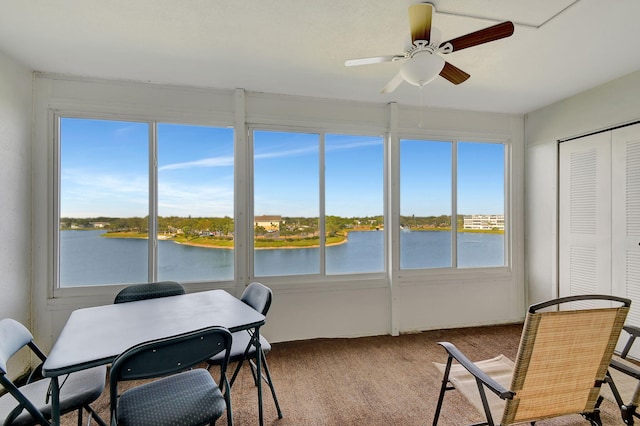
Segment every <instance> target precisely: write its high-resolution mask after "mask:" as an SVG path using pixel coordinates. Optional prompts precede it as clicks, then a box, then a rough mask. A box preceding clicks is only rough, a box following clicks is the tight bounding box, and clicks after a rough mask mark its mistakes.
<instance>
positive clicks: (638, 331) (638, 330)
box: [622, 324, 640, 337]
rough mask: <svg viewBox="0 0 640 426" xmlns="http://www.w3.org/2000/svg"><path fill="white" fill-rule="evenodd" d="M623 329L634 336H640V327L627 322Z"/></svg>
mask: <svg viewBox="0 0 640 426" xmlns="http://www.w3.org/2000/svg"><path fill="white" fill-rule="evenodd" d="M622 329H623V330H624V331H626V332H627V333H629V334H630V335H632V336H634V337H639V336H640V327H636V326H634V325H629V324H626V325H625V326H624V327H622Z"/></svg>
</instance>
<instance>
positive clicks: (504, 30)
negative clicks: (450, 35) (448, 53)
mask: <svg viewBox="0 0 640 426" xmlns="http://www.w3.org/2000/svg"><path fill="white" fill-rule="evenodd" d="M512 34H513V22H511V21H507V22H502V23H500V24H497V25H494V26H491V27H488V28H485V29H483V30H479V31H475V32H473V33H470V34H467V35H463V36H460V37H457V38H454V39H452V40H449V41H446V42H444V43H441V44H440V47H441V48H442V47H443V46H444V45H445V44H447V43H451V46H452V47H453V50H452V52H455V51H458V50H462V49H466V48H467V47H473V46H477V45H479V44H484V43H489V42H490V41H495V40H500V39H501V38H505V37H509V36H510V35H512Z"/></svg>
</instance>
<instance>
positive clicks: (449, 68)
mask: <svg viewBox="0 0 640 426" xmlns="http://www.w3.org/2000/svg"><path fill="white" fill-rule="evenodd" d="M440 76H441V77H444V78H445V79H447V80H449V81H450V82H452V83H453V84H460V83H463V82H465V81H467V79H468V78H469V77H471V76H470V75H469V74H467V73H466V72H464V71H462V70H461V69H460V68H458V67H456V66H454V65H451V64H450V63H449V62H445V63H444V68H442V71H440Z"/></svg>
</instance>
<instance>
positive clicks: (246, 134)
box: [48, 108, 515, 298]
mask: <svg viewBox="0 0 640 426" xmlns="http://www.w3.org/2000/svg"><path fill="white" fill-rule="evenodd" d="M48 111H49V124H50V126H49V129H50V130H49V132H50V133H49V134H50V140H51V141H52V143H51V145H50V146H51V153H50V156H51V158H52V168H51V175H52V177H53V179H51V181H50V184H51V191H50V192H49V193H50V194H52V195H51V197H52V200H51V204H50V205H52V214H51V219H50V225H49V226H50V229H51V230H52V234H53V235H52V238H51V239H50V244H51V246H50V249H49V250H48V252H49V255H50V260H49V265H50V271H52V272H53V276H51V284H50V285H49V286H48V287H49V292H50V295H51V296H52V297H53V298H65V297H77V296H95V295H104V294H111V293H113V291H114V290H113V289H114V288H121V287H122V285H117V284H108V285H99V286H86V287H64V288H61V287H59V270H58V268H59V263H58V256H59V234H58V232H59V223H60V211H59V208H60V205H59V200H60V198H59V197H60V193H59V191H60V184H59V182H60V157H59V156H60V145H59V143H60V126H59V119H60V118H85V119H96V120H117V121H130V122H144V123H149V125H150V129H151V131H152V132H155V130H156V125H155V123H170V124H179V125H197V126H217V127H231V128H234V130H235V131H234V152H235V154H234V155H235V164H236V166H235V172H234V173H235V174H236V178H235V183H234V198H235V202H234V204H235V207H234V223H235V224H236V230H239V229H242V227H244V229H245V232H244V235H242V236H241V238H240V236H238V235H236V247H235V250H234V256H235V265H236V266H235V270H234V275H235V279H234V280H231V281H212V282H198V283H195V286H191V288H194V289H197V290H208V289H217V288H222V289H227V290H230V291H234V289H235V288H236V282H237V281H241V282H245V281H246V282H250V281H251V280H254V279H256V277H255V276H254V271H253V267H254V266H253V265H254V263H253V262H254V258H253V232H250V231H251V230H252V229H253V215H254V212H253V208H254V206H253V165H252V161H253V131H254V130H258V131H262V130H264V131H282V132H287V131H290V132H304V133H316V134H318V135H320V137H321V152H322V159H323V160H322V161H324V153H323V150H324V135H326V134H337V135H354V136H373V137H382V139H383V150H384V154H383V155H384V165H383V182H384V188H383V204H384V214H383V216H384V220H385V230H384V266H385V271H384V272H373V273H354V274H344V275H343V274H331V275H327V274H326V272H325V268H324V260H323V262H322V263H321V273H320V274H313V275H287V276H273V277H259V279H260V280H262V281H263V282H265V283H267V284H268V285H270V286H272V287H274V288H281V289H293V290H294V291H298V290H301V291H304V289H315V288H322V289H329V288H332V289H357V288H387V287H389V285H393V284H390V283H391V282H393V281H394V280H397V283H396V284H397V285H400V286H402V285H415V283H416V282H417V281H416V279H419V278H425V277H426V278H428V279H427V281H426V282H427V283H428V281H430V280H431V279H433V280H443V281H448V280H451V281H455V280H460V279H465V277H469V278H472V277H474V276H477V274H478V273H481V274H483V276H488V277H490V276H494V275H495V276H496V277H501V278H502V277H504V276H505V273H511V272H512V270H513V264H512V262H513V252H512V250H513V249H512V233H513V227H514V223H513V217H512V212H511V206H512V205H513V203H514V202H515V199H514V198H515V196H514V195H513V194H511V187H512V179H513V176H512V170H511V167H512V146H511V140H510V139H509V138H508V137H507V136H506V135H504V134H498V135H496V136H487V134H483V133H482V132H481V131H476V132H465V131H459V132H458V131H442V132H438V131H436V132H433V131H429V130H420V131H407V130H404V131H403V132H398V131H397V130H395V131H394V129H393V128H389V129H387V131H386V132H381V131H380V130H377V129H376V127H375V126H370V125H362V126H359V125H357V124H356V125H349V126H344V128H342V127H341V126H339V125H338V126H334V127H331V126H326V127H325V126H315V125H308V123H305V125H295V120H292V123H294V124H283V123H280V122H278V123H272V122H265V123H259V122H252V123H248V122H245V121H242V122H241V123H236V124H235V125H234V124H233V123H232V122H231V121H233V116H229V117H227V116H225V115H224V114H223V115H222V116H221V117H217V119H214V118H212V117H211V116H208V115H206V114H187V113H183V114H177V115H174V114H162V113H161V114H153V115H147V114H143V113H139V112H138V113H135V112H133V113H127V112H126V110H125V112H123V113H111V112H105V110H101V111H96V110H94V109H91V108H86V109H85V108H79V109H78V108H76V109H71V108H69V109H67V108H62V109H59V108H58V109H55V108H51V109H49V110H48ZM242 113H244V114H246V112H245V111H242ZM236 118H237V117H236ZM245 118H246V117H245ZM372 129H374V130H372ZM240 132H242V134H240ZM150 133H151V132H150ZM150 138H151V136H150ZM401 139H412V140H431V141H443V142H451V143H457V142H478V143H498V144H503V145H504V148H505V157H504V163H505V165H504V167H505V169H504V176H505V177H504V192H505V198H504V201H505V212H504V215H505V223H506V225H505V233H504V236H505V266H499V267H486V268H475V267H474V268H463V269H458V268H432V269H424V268H423V269H411V270H403V269H400V268H399V245H400V241H399V238H397V234H394V233H393V232H392V230H391V229H390V228H391V226H392V225H393V224H394V223H398V221H399V199H398V198H394V197H393V195H392V192H393V188H394V185H397V184H399V179H398V177H397V175H395V173H397V172H398V168H399V166H400V164H399V161H400V159H399V152H398V151H399V141H400V140H401ZM150 161H155V160H151V159H150ZM243 164H244V165H246V166H248V167H246V168H245V169H244V170H241V167H242V165H243ZM323 166H324V163H322V165H321V169H320V170H321V174H322V179H321V180H320V186H321V194H322V198H323V197H324V175H323V173H324V167H323ZM150 170H151V169H150ZM153 171H154V173H153V174H154V175H155V174H157V170H156V169H155V168H153ZM394 176H396V179H393V177H394ZM150 179H151V173H150ZM153 181H154V183H153V184H154V185H156V186H157V176H154V177H153ZM239 183H244V186H243V187H239ZM150 185H151V183H150ZM156 190H157V188H156ZM152 194H153V195H152ZM152 196H153V197H154V200H155V202H154V203H153V204H154V206H155V205H156V203H157V193H156V192H155V191H153V192H150V198H151V197H152ZM454 199H455V197H454ZM150 204H152V203H150ZM242 205H246V206H247V209H246V214H242V213H241V212H240V209H239V208H238V206H242ZM322 209H323V210H324V204H323V205H322ZM453 212H454V213H455V214H456V215H457V212H456V211H455V210H453ZM149 214H150V216H151V212H150V213H149ZM154 214H155V215H157V210H156V212H154ZM395 216H397V217H395ZM154 219H155V220H156V221H157V218H155V216H154ZM241 221H242V227H240V226H239V225H240V223H241ZM150 226H151V224H150ZM155 226H157V223H156V225H155ZM320 227H321V228H320V229H321V235H322V238H324V232H325V229H326V228H325V218H324V214H321V215H320ZM150 229H151V228H150ZM394 236H395V237H396V238H394ZM150 250H152V251H154V256H157V254H156V253H157V252H156V249H155V248H151V247H150ZM322 256H323V259H324V253H322ZM154 262H157V258H154ZM149 265H150V267H152V266H151V262H149ZM243 265H244V266H245V268H244V269H242V268H243ZM419 281H420V282H422V284H425V282H424V281H423V280H419ZM187 287H188V289H189V287H190V286H189V285H188V286H187Z"/></svg>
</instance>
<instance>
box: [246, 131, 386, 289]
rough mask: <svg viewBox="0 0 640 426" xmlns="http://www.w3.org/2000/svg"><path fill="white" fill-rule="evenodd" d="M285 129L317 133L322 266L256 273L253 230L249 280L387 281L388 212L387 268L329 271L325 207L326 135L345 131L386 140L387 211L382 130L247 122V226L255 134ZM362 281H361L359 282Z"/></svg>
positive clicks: (324, 283) (295, 282)
mask: <svg viewBox="0 0 640 426" xmlns="http://www.w3.org/2000/svg"><path fill="white" fill-rule="evenodd" d="M261 131H264V132H282V133H286V132H289V133H305V134H315V135H318V150H319V154H318V157H319V158H318V163H319V183H318V186H319V188H318V190H319V200H318V205H319V212H318V214H319V223H318V229H319V233H320V254H319V257H320V260H319V261H320V268H319V272H318V273H317V274H295V275H281V276H280V275H278V276H256V275H255V270H254V267H255V249H254V244H253V241H254V240H253V232H248V233H247V236H246V239H245V244H246V246H247V247H249V248H250V249H249V250H248V258H247V266H248V268H247V269H248V276H249V279H250V280H261V281H262V282H276V284H275V285H276V286H284V287H289V286H291V285H295V286H298V287H301V288H304V287H316V286H318V285H322V286H323V287H327V285H328V286H330V287H333V286H341V285H342V284H341V283H343V282H352V281H353V282H354V283H356V284H355V286H349V288H354V287H359V286H360V285H361V284H362V283H364V285H363V287H369V286H367V285H366V282H367V281H373V282H375V281H380V282H382V281H384V280H386V278H387V277H388V269H389V266H388V265H389V262H388V259H389V251H388V249H387V247H388V245H389V244H388V242H389V234H388V232H387V229H386V228H387V226H386V221H387V215H386V213H383V217H384V219H385V231H384V243H383V244H384V250H383V262H384V265H383V266H384V270H383V271H377V272H362V273H347V274H327V272H326V252H325V250H326V245H325V243H326V240H325V238H326V214H325V213H326V211H325V207H326V206H325V198H326V188H325V182H326V167H325V154H326V152H325V140H326V139H325V138H326V135H345V136H364V137H367V136H368V137H379V138H381V139H382V144H383V147H382V149H383V164H382V168H383V170H382V176H383V178H382V179H383V206H382V207H383V212H386V211H387V199H386V192H387V191H386V188H387V185H388V173H387V167H386V163H387V154H386V152H387V149H386V143H387V142H386V141H387V135H386V134H380V133H379V132H378V133H377V132H372V131H368V132H365V131H356V130H347V131H345V130H332V129H330V128H320V127H313V126H310V127H306V126H293V125H277V124H275V125H274V124H256V123H252V124H250V125H248V126H247V157H248V158H249V162H248V164H250V165H251V167H249V169H250V172H249V174H248V176H247V199H248V206H247V218H246V219H247V221H246V226H248V229H251V230H252V229H253V218H254V215H255V209H254V207H255V204H254V168H253V159H254V134H255V132H261ZM300 280H304V283H301V282H300ZM358 283H361V284H358ZM374 286H376V287H378V286H380V285H379V284H374Z"/></svg>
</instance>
